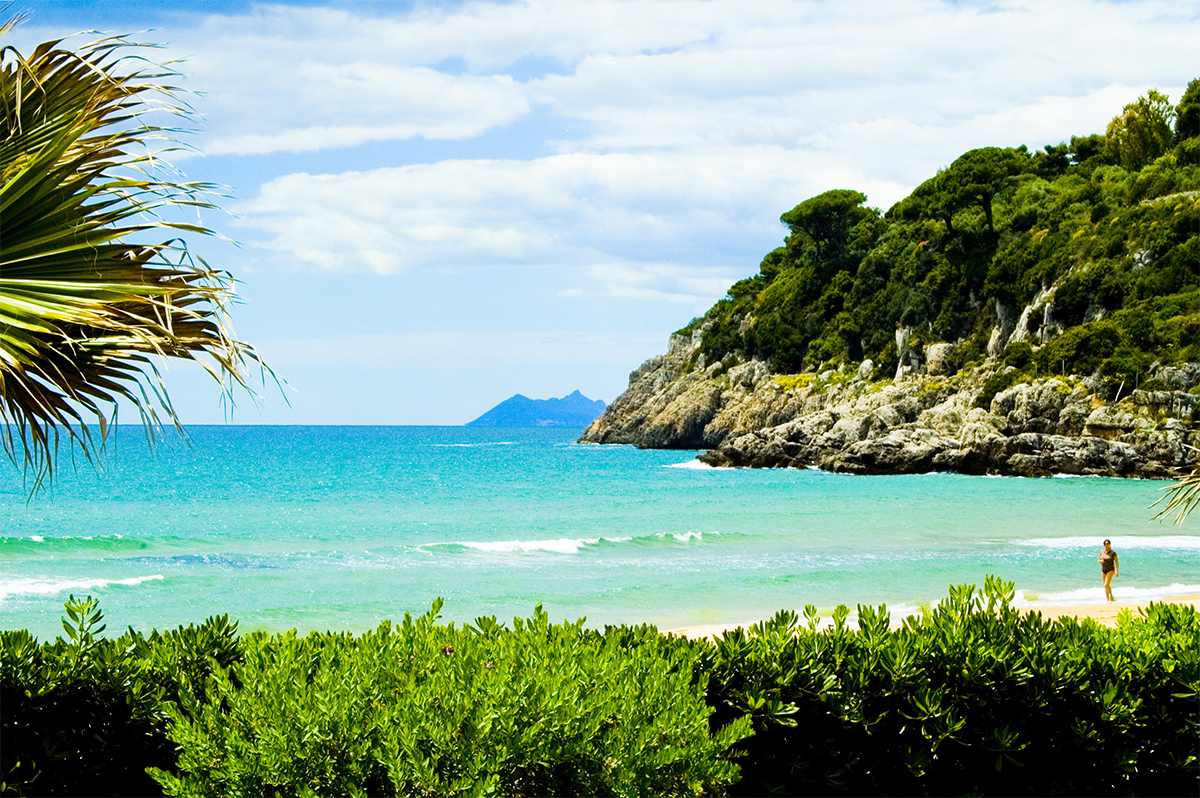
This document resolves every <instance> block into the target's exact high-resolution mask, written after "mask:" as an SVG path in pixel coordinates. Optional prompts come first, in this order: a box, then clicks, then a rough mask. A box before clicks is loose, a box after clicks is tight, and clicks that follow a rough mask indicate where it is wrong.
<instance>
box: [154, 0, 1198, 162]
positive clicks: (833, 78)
mask: <svg viewBox="0 0 1200 798" xmlns="http://www.w3.org/2000/svg"><path fill="white" fill-rule="evenodd" d="M176 39H177V40H176V41H175V42H174V50H175V51H177V52H180V53H186V54H189V61H188V62H187V64H186V66H185V69H186V70H187V71H189V72H191V73H192V74H193V75H194V84H195V85H197V86H199V87H202V88H203V89H204V90H205V91H206V92H207V94H208V96H207V98H205V99H204V100H202V101H200V102H199V105H200V106H201V107H202V108H203V109H204V110H205V111H206V112H207V113H208V114H209V117H210V120H211V137H210V139H209V140H208V142H206V143H205V146H204V148H205V149H206V150H207V151H209V152H212V153H233V154H236V153H244V154H261V153H266V152H273V151H291V152H310V151H315V150H319V149H323V148H331V147H348V146H354V145H355V144H359V143H362V142H366V141H378V140H387V139H407V138H413V137H416V136H421V137H425V138H430V139H449V140H461V139H464V138H470V137H474V136H478V135H480V134H481V133H483V132H486V131H489V130H494V129H496V128H499V127H503V126H505V125H508V124H510V123H511V122H513V121H514V120H516V119H519V118H521V117H522V116H523V115H525V114H527V113H528V112H530V111H531V110H536V109H539V108H541V109H544V110H550V111H553V112H554V113H556V114H558V115H560V116H562V117H563V118H565V119H568V120H576V121H577V122H578V123H587V124H588V125H589V126H590V128H591V134H590V135H589V136H587V137H586V138H585V139H583V140H582V141H574V142H573V143H569V144H564V143H561V142H560V143H559V146H562V147H565V148H566V150H567V151H572V150H576V149H583V150H591V151H612V150H632V149H639V148H671V149H673V150H677V149H679V148H688V147H696V146H713V145H716V146H730V147H747V146H754V145H764V146H779V147H801V148H802V147H805V146H808V144H809V143H810V141H812V140H813V139H814V138H816V139H820V138H821V137H823V136H827V135H828V134H829V133H830V132H831V131H832V130H835V129H836V128H837V127H838V126H841V125H846V124H851V123H854V124H863V125H869V124H871V123H872V122H876V121H880V120H902V121H905V122H908V123H910V124H913V125H915V126H916V127H918V128H920V129H921V130H924V131H933V132H936V131H939V130H943V129H953V128H956V127H962V126H964V125H967V124H969V123H970V122H971V121H972V120H978V119H983V118H988V119H992V120H994V121H999V122H1001V123H1005V122H1011V124H1005V125H1003V126H1002V127H1000V128H998V129H995V131H994V134H995V135H996V136H997V137H998V138H1004V139H1014V138H1015V139H1020V140H1024V139H1027V138H1029V136H1030V133H1031V132H1032V131H1029V130H1028V129H1027V128H1025V127H1023V126H1022V124H1021V123H1022V122H1023V121H1024V120H1022V119H1019V118H1012V119H1009V118H1008V117H1007V116H1006V113H1005V112H1006V110H1007V109H1009V108H1012V107H1021V106H1029V105H1036V104H1038V103H1041V102H1044V101H1051V100H1058V99H1060V98H1061V99H1064V100H1068V101H1069V100H1071V99H1075V98H1080V97H1088V96H1095V95H1096V94H1097V93H1099V92H1101V91H1102V90H1104V89H1105V88H1108V87H1112V86H1115V85H1127V86H1130V87H1132V88H1133V94H1132V95H1131V96H1130V97H1128V98H1127V101H1128V100H1129V99H1132V98H1133V96H1136V93H1137V92H1138V91H1140V90H1144V89H1145V88H1146V87H1149V86H1150V85H1154V84H1171V85H1173V86H1175V87H1177V88H1178V87H1181V86H1182V85H1183V83H1184V82H1186V80H1188V79H1190V78H1191V77H1194V75H1193V74H1192V73H1193V72H1194V71H1195V69H1196V67H1195V59H1194V54H1193V53H1194V49H1195V42H1196V41H1198V40H1200V15H1198V13H1197V9H1196V7H1195V5H1194V4H1192V3H1186V2H1174V3H1171V2H1129V3H1112V2H1105V1H1104V0H1054V2H1049V1H1045V0H1041V1H1039V0H1008V2H998V3H986V4H985V3H971V2H966V3H951V2H939V1H938V0H896V1H895V2H891V3H886V4H883V3H878V2H863V1H861V0H860V1H859V2H853V1H852V2H841V3H826V2H792V1H791V0H764V1H763V2H755V3H745V2H740V0H713V1H712V2H703V1H702V0H528V1H527V2H516V3H482V2H479V3H466V4H460V5H456V6H453V7H450V8H443V7H441V6H434V5H431V4H425V5H418V6H417V7H416V9H415V10H410V11H407V12H404V11H398V12H397V13H395V14H390V15H371V14H365V13H351V12H348V11H345V10H335V9H328V8H320V7H288V6H284V5H271V6H256V7H254V10H253V11H252V12H251V13H248V14H245V15H240V16H236V15H235V16H222V15H214V16H211V17H208V18H207V19H206V21H205V22H204V24H203V25H202V26H201V27H200V28H198V29H196V30H194V31H183V32H182V35H181V36H178V37H176ZM531 63H535V64H537V65H539V66H536V67H530V64H531ZM543 69H548V70H549V74H546V75H544V76H543V75H541V74H540V73H541V71H542V70H543ZM531 70H532V74H529V73H530V71H531ZM1116 110H1119V109H1106V110H1105V111H1104V113H1106V114H1107V115H1108V116H1109V117H1111V116H1112V115H1113V114H1114V113H1115V112H1116ZM1086 121H1089V122H1090V121H1091V120H1086ZM1072 131H1073V132H1080V128H1078V127H1076V128H1072ZM1030 143H1043V142H1030ZM843 154H845V153H843Z"/></svg>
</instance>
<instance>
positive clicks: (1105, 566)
mask: <svg viewBox="0 0 1200 798" xmlns="http://www.w3.org/2000/svg"><path fill="white" fill-rule="evenodd" d="M1111 543H1112V541H1111V540H1106V541H1104V551H1102V552H1100V576H1101V577H1103V579H1104V596H1105V598H1107V599H1108V600H1109V601H1114V600H1115V599H1113V594H1112V580H1113V577H1114V576H1116V575H1118V574H1119V573H1121V563H1120V561H1118V560H1117V553H1116V552H1115V551H1113V549H1112V546H1111V545H1110V544H1111Z"/></svg>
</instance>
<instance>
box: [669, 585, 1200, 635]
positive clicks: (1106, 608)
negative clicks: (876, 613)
mask: <svg viewBox="0 0 1200 798" xmlns="http://www.w3.org/2000/svg"><path fill="white" fill-rule="evenodd" d="M1157 602H1170V603H1172V604H1190V605H1191V606H1193V607H1195V608H1196V609H1198V610H1200V594H1194V595H1188V596H1172V597H1170V598H1164V599H1159V600H1157V601H1156V603H1157ZM1149 604H1150V602H1149V601H1109V602H1105V603H1104V604H1067V605H1054V604H1049V605H1045V606H1041V605H1039V603H1038V602H1036V601H1035V602H1032V603H1030V604H1025V605H1023V606H1021V607H1020V608H1019V609H1020V610H1021V611H1022V612H1040V613H1041V614H1042V617H1043V618H1045V619H1046V620H1053V619H1054V618H1061V617H1064V616H1068V615H1073V616H1075V617H1076V618H1093V619H1095V620H1096V621H1098V622H1099V623H1101V624H1102V625H1104V626H1116V625H1117V613H1119V612H1120V611H1121V610H1123V609H1128V610H1129V611H1130V612H1132V613H1133V614H1134V615H1137V611H1138V609H1139V608H1141V607H1146V606H1148V605H1149ZM893 620H894V623H893V628H897V629H898V628H899V627H900V625H901V624H902V623H903V619H901V618H893ZM745 625H746V626H749V625H750V624H745ZM735 628H737V626H736V625H726V626H723V625H721V624H708V625H703V626H684V627H681V628H678V629H664V630H662V631H663V632H664V633H670V634H676V635H682V636H683V637H688V638H691V639H693V640H696V639H699V638H704V637H720V636H721V634H722V633H723V632H726V631H728V630H730V629H735ZM854 628H857V627H854Z"/></svg>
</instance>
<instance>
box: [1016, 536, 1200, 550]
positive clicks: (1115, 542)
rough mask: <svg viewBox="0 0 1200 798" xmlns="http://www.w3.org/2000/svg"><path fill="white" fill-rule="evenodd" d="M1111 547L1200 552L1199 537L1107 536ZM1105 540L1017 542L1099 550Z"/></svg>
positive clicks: (1069, 537) (1075, 537)
mask: <svg viewBox="0 0 1200 798" xmlns="http://www.w3.org/2000/svg"><path fill="white" fill-rule="evenodd" d="M1108 539H1110V540H1111V541H1112V547H1113V548H1114V549H1116V550H1118V551H1125V550H1138V549H1170V550H1174V551H1200V535H1153V536H1149V535H1147V536H1134V535H1120V536H1116V537H1113V536H1109V538H1108ZM1104 540H1105V538H1104V537H1102V536H1100V535H1072V536H1068V537H1062V538H1030V539H1027V540H1018V541H1015V543H1016V544H1017V545H1018V546H1032V547H1035V548H1039V549H1099V548H1100V547H1101V544H1102V543H1103V541H1104Z"/></svg>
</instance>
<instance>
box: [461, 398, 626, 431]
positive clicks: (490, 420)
mask: <svg viewBox="0 0 1200 798" xmlns="http://www.w3.org/2000/svg"><path fill="white" fill-rule="evenodd" d="M604 407H605V405H604V402H603V401H601V400H599V399H595V400H593V399H588V398H587V397H586V396H584V395H583V394H581V393H580V392H579V391H575V392H574V393H572V394H570V395H569V396H564V397H563V398H561V399H530V398H529V397H528V396H522V395H521V394H517V395H516V396H514V397H512V398H511V399H505V400H504V401H503V402H501V403H500V404H498V405H496V406H495V407H493V408H492V409H491V410H489V411H487V412H486V413H484V414H483V415H482V416H480V417H479V418H477V419H475V420H474V421H471V422H468V423H467V426H468V427H586V426H587V425H588V424H591V423H592V422H593V421H595V420H596V417H597V416H599V415H600V414H601V413H603V412H604Z"/></svg>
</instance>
